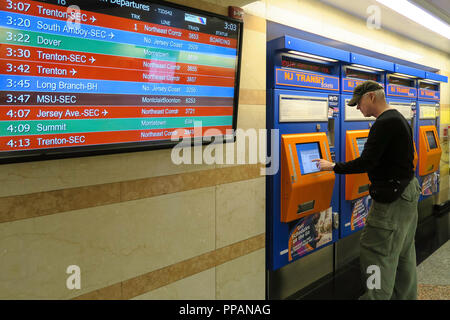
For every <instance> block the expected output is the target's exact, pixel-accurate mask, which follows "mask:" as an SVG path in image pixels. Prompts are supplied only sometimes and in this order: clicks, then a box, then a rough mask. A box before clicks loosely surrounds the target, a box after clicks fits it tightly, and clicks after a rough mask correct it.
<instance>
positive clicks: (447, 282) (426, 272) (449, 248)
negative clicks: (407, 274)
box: [417, 240, 450, 300]
mask: <svg viewBox="0 0 450 320" xmlns="http://www.w3.org/2000/svg"><path fill="white" fill-rule="evenodd" d="M417 282H418V299H419V300H450V240H449V241H447V242H446V243H445V244H443V245H442V246H441V247H440V248H439V249H437V250H436V251H435V252H434V253H433V254H431V255H430V256H429V257H428V258H426V259H425V260H424V261H423V262H421V263H420V264H419V265H418V266H417Z"/></svg>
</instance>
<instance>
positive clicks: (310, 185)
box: [281, 132, 335, 222]
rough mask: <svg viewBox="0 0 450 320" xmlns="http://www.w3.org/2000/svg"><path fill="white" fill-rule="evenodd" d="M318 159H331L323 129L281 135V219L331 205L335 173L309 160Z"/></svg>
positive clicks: (293, 218) (298, 215)
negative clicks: (321, 169)
mask: <svg viewBox="0 0 450 320" xmlns="http://www.w3.org/2000/svg"><path fill="white" fill-rule="evenodd" d="M320 158H322V159H326V160H328V161H331V155H330V147H329V145H328V139H327V136H326V134H325V133H324V132H318V133H302V134H284V135H282V136H281V161H282V163H281V180H282V181H281V222H290V221H293V220H296V219H299V218H302V217H304V216H306V215H309V214H312V213H315V212H320V211H323V210H326V209H328V208H329V207H330V205H331V197H332V195H333V187H334V180H335V175H334V172H333V171H320V170H319V169H318V168H317V166H316V163H315V162H312V161H311V160H313V159H320Z"/></svg>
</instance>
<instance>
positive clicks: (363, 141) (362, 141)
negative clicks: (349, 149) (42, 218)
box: [356, 138, 367, 156]
mask: <svg viewBox="0 0 450 320" xmlns="http://www.w3.org/2000/svg"><path fill="white" fill-rule="evenodd" d="M366 142H367V138H356V143H357V145H358V151H359V156H361V155H362V152H363V150H364V145H365V144H366Z"/></svg>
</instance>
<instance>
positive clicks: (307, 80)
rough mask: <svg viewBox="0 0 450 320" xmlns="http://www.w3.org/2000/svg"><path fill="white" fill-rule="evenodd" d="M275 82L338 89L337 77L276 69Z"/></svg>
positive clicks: (294, 85) (302, 86)
mask: <svg viewBox="0 0 450 320" xmlns="http://www.w3.org/2000/svg"><path fill="white" fill-rule="evenodd" d="M276 84H277V85H282V86H293V87H301V88H311V89H323V90H334V91H339V78H338V77H332V76H324V75H320V74H314V73H308V72H299V71H291V70H283V69H276Z"/></svg>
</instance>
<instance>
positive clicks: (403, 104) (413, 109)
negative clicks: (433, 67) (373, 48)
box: [386, 64, 425, 170]
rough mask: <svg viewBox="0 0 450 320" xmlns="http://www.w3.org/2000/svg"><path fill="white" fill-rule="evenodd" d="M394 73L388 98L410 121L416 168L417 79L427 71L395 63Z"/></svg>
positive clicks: (391, 75) (390, 77)
mask: <svg viewBox="0 0 450 320" xmlns="http://www.w3.org/2000/svg"><path fill="white" fill-rule="evenodd" d="M394 71H395V72H394V73H392V74H388V75H387V78H386V79H387V80H386V100H387V102H388V104H389V105H390V106H391V107H392V108H395V109H397V110H398V111H399V112H400V113H401V114H402V115H403V116H404V117H405V119H406V120H407V121H408V122H409V124H410V125H411V129H412V132H413V139H414V168H415V170H417V163H418V155H419V154H418V140H417V138H418V134H417V128H418V126H417V124H418V110H417V88H416V86H417V81H418V80H419V79H420V78H423V77H424V76H425V71H423V70H419V69H415V68H411V67H407V66H403V65H399V64H395V67H394Z"/></svg>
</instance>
